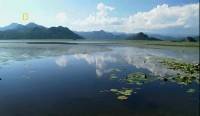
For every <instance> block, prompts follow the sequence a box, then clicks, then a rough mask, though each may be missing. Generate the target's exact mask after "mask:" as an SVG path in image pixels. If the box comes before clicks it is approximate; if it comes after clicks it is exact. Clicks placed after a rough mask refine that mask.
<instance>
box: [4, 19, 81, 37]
mask: <svg viewBox="0 0 200 116" xmlns="http://www.w3.org/2000/svg"><path fill="white" fill-rule="evenodd" d="M5 31H6V33H5ZM57 38H58V39H84V38H83V37H81V36H79V35H77V34H75V33H74V32H72V31H71V30H70V29H68V28H67V27H62V26H58V27H50V28H46V27H44V26H41V25H38V24H35V23H29V24H26V25H21V24H17V23H12V24H10V25H9V26H7V27H3V28H0V39H57Z"/></svg>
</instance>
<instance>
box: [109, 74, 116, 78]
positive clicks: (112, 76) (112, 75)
mask: <svg viewBox="0 0 200 116" xmlns="http://www.w3.org/2000/svg"><path fill="white" fill-rule="evenodd" d="M117 78H118V77H117V76H116V75H115V74H111V76H110V79H117Z"/></svg>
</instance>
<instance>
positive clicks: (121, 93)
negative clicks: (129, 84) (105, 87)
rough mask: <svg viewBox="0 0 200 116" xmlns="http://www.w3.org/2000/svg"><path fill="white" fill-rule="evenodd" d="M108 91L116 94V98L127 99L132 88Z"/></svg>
mask: <svg viewBox="0 0 200 116" xmlns="http://www.w3.org/2000/svg"><path fill="white" fill-rule="evenodd" d="M110 91H111V92H112V93H114V94H115V95H117V99H119V100H127V99H128V96H130V95H131V94H132V93H133V90H132V89H130V88H122V89H110Z"/></svg>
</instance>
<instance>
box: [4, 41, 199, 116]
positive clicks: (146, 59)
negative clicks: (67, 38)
mask: <svg viewBox="0 0 200 116" xmlns="http://www.w3.org/2000/svg"><path fill="white" fill-rule="evenodd" d="M188 49H189V48H184V49H183V48H182V47H180V48H179V47H176V49H167V48H166V49H163V48H162V49H160V48H159V47H152V48H149V47H148V48H143V47H134V46H128V45H118V44H103V43H102V44H85V43H82V44H26V43H18V44H16V43H13V44H12V43H1V44H0V79H1V80H0V116H198V115H199V83H197V82H195V81H192V82H191V83H188V84H184V83H179V82H177V81H171V80H170V79H166V78H167V76H169V77H170V76H172V75H174V74H176V73H177V71H175V70H172V69H169V68H168V67H166V66H165V65H162V64H161V63H160V61H159V59H162V58H169V59H177V60H180V61H183V62H185V63H193V64H197V63H199V53H198V50H197V49H198V48H195V49H191V50H190V49H189V50H188ZM130 74H141V75H140V76H142V74H143V75H145V77H144V78H142V79H141V78H137V79H135V80H134V81H132V83H130V81H129V82H127V77H129V75H130ZM130 76H131V75H130ZM163 78H164V79H163ZM124 92H126V94H127V95H124ZM127 92H128V93H127ZM120 98H122V99H120ZM123 98H124V99H123Z"/></svg>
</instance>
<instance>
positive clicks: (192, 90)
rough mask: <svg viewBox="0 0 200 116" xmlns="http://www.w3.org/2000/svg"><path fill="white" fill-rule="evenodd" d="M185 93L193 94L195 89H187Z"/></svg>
mask: <svg viewBox="0 0 200 116" xmlns="http://www.w3.org/2000/svg"><path fill="white" fill-rule="evenodd" d="M186 92H187V93H194V92H195V89H188V90H187V91H186Z"/></svg>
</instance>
